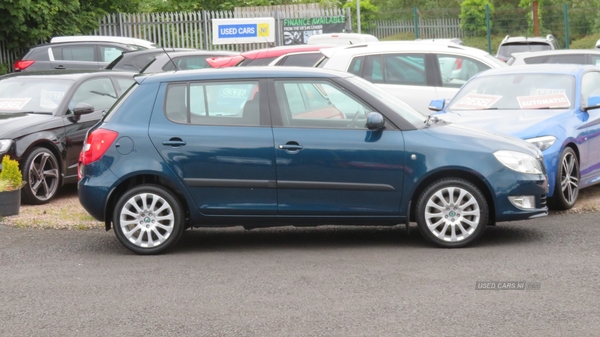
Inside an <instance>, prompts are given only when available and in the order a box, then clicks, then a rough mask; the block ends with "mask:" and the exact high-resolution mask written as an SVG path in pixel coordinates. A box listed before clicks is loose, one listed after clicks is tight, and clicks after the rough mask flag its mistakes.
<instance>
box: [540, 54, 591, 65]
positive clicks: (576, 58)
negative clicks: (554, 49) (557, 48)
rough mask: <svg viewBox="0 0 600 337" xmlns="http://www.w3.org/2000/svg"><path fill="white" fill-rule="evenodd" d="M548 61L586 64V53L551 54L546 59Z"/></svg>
mask: <svg viewBox="0 0 600 337" xmlns="http://www.w3.org/2000/svg"><path fill="white" fill-rule="evenodd" d="M546 63H572V64H585V63H586V60H585V55H583V54H572V55H550V56H548V59H547V60H546Z"/></svg>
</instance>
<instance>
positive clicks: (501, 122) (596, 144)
mask: <svg viewBox="0 0 600 337" xmlns="http://www.w3.org/2000/svg"><path fill="white" fill-rule="evenodd" d="M598 108H600V68H597V67H594V66H584V65H562V64H552V65H551V66H549V65H547V64H545V65H528V66H515V67H510V68H501V69H493V70H489V71H486V72H483V73H480V74H478V75H476V76H475V77H474V78H472V79H471V80H470V81H469V82H468V83H466V84H465V85H464V86H463V87H462V88H461V89H460V91H459V92H458V93H457V94H456V96H455V97H454V98H453V99H452V100H451V101H450V102H449V103H448V104H447V105H446V104H445V102H444V100H436V101H433V102H431V106H430V109H431V110H434V111H438V112H437V113H435V114H434V115H435V116H436V117H440V118H442V119H443V120H445V121H449V122H455V123H457V124H462V125H467V126H471V127H475V128H478V129H482V130H489V131H493V132H497V133H504V134H510V135H513V136H516V137H519V138H523V139H525V140H526V141H528V142H530V143H531V144H534V145H535V146H537V147H538V148H539V149H540V150H541V151H542V153H543V155H544V163H545V164H546V169H547V170H548V187H549V193H548V197H549V200H548V201H549V206H550V207H551V208H555V209H559V210H565V209H569V208H571V207H573V205H574V204H575V202H576V201H577V196H578V194H579V190H580V189H582V188H585V187H588V186H591V185H593V184H596V183H598V182H600V109H598Z"/></svg>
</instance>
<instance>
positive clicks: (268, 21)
mask: <svg viewBox="0 0 600 337" xmlns="http://www.w3.org/2000/svg"><path fill="white" fill-rule="evenodd" d="M212 29H213V41H212V43H213V44H239V43H262V42H275V19H274V18H252V19H213V20H212Z"/></svg>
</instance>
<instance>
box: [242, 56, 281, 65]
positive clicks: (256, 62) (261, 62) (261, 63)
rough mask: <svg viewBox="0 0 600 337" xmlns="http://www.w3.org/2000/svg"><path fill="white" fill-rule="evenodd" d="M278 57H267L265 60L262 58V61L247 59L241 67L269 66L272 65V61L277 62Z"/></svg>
mask: <svg viewBox="0 0 600 337" xmlns="http://www.w3.org/2000/svg"><path fill="white" fill-rule="evenodd" d="M275 58H276V57H265V58H260V59H255V60H251V59H245V60H244V61H242V62H241V63H240V64H239V66H244V67H247V66H252V67H253V66H266V65H269V63H271V61H273V60H275Z"/></svg>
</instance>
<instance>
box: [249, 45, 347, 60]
mask: <svg viewBox="0 0 600 337" xmlns="http://www.w3.org/2000/svg"><path fill="white" fill-rule="evenodd" d="M334 46H335V45H331V44H299V45H291V46H279V47H273V48H263V49H256V50H251V51H247V52H244V53H241V56H243V57H245V58H247V59H251V60H255V59H259V58H267V57H277V56H281V55H284V54H287V53H293V52H299V51H314V50H320V49H321V48H331V47H334Z"/></svg>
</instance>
